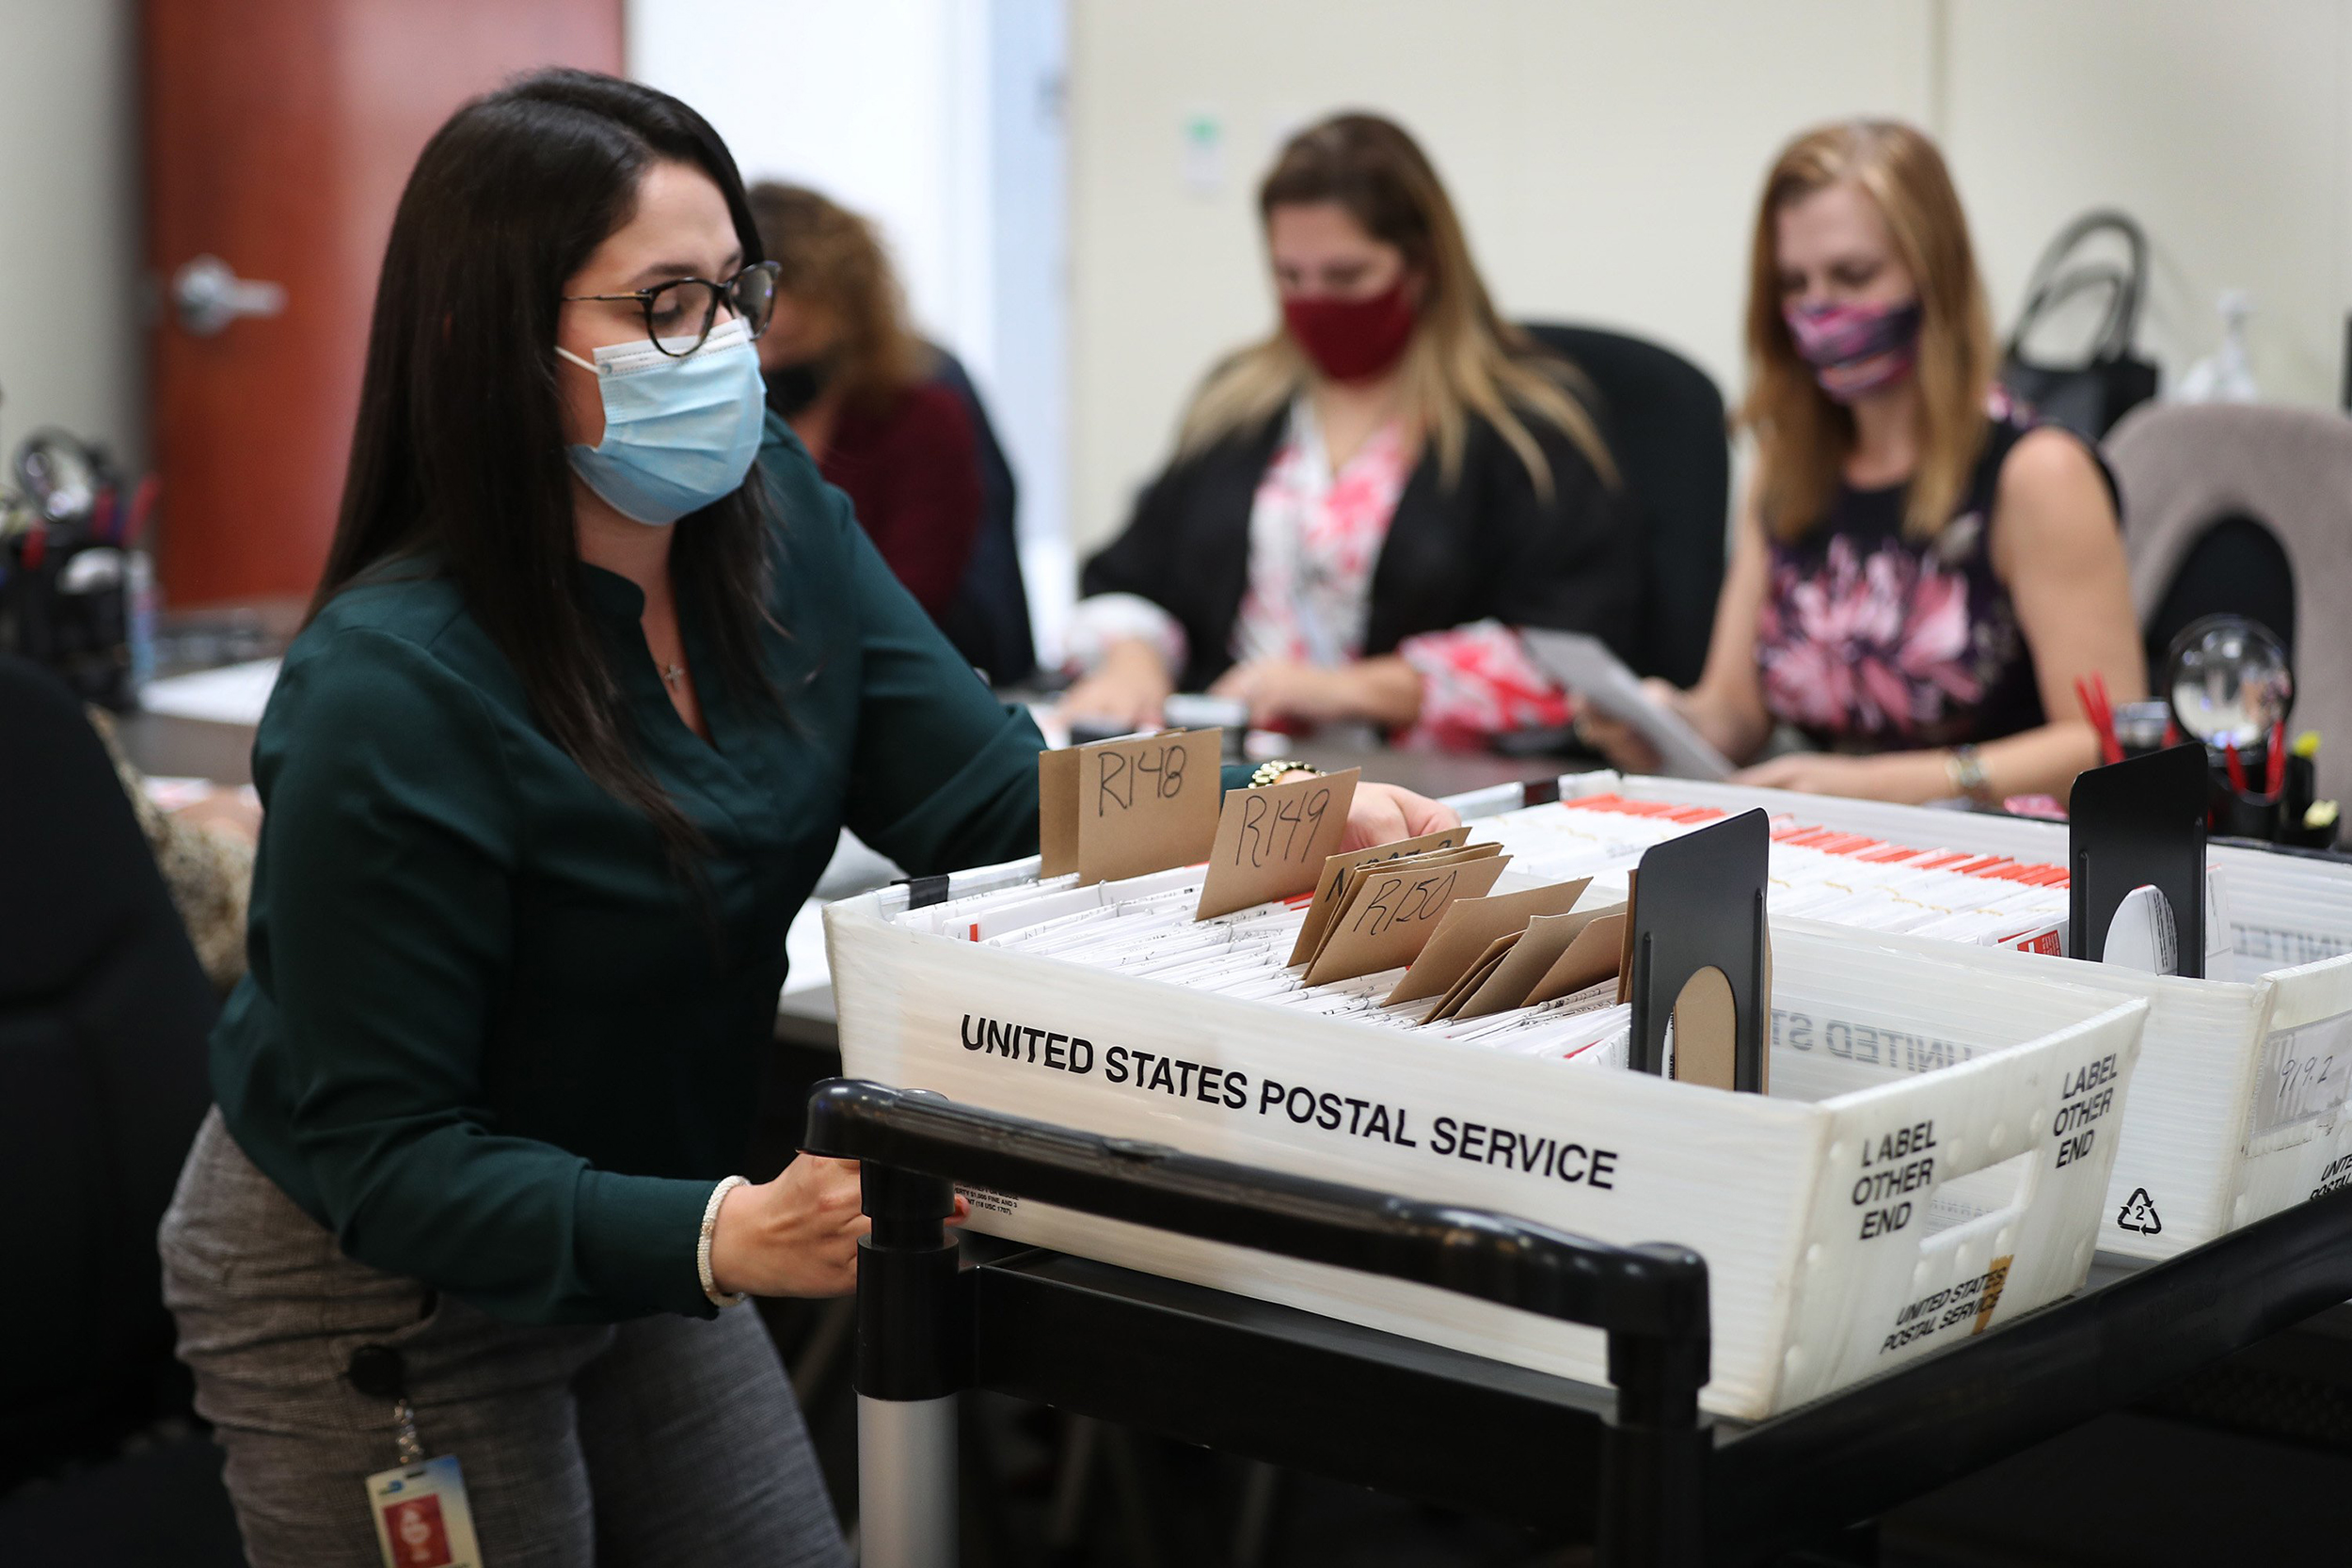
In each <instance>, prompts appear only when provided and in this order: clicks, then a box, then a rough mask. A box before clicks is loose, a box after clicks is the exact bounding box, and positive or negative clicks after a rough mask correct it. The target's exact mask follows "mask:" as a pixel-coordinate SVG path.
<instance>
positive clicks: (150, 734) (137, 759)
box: [115, 713, 253, 784]
mask: <svg viewBox="0 0 2352 1568" xmlns="http://www.w3.org/2000/svg"><path fill="white" fill-rule="evenodd" d="M115 736H116V737H117V738H118V739H119V740H120V741H121V742H122V752H123V754H124V755H125V756H127V757H129V758H130V759H131V765H132V766H133V767H134V768H137V769H138V770H139V771H140V772H142V773H148V774H152V775H153V776H155V777H157V778H175V779H210V780H212V781H213V783H215V784H251V783H252V782H253V726H252V725H250V724H215V723H209V722H207V721H203V720H200V719H180V718H175V717H174V716H172V715H171V714H168V713H124V714H118V715H117V716H116V718H115Z"/></svg>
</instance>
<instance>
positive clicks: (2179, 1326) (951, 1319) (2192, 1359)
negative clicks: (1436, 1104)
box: [807, 1080, 2352, 1568]
mask: <svg viewBox="0 0 2352 1568" xmlns="http://www.w3.org/2000/svg"><path fill="white" fill-rule="evenodd" d="M807 1147H808V1148H810V1149H811V1150H812V1151H814V1152H817V1153H821V1154H829V1155H835V1156H839V1157H842V1158H846V1159H856V1160H862V1161H864V1162H865V1163H866V1177H865V1183H866V1212H867V1213H868V1214H869V1215H871V1216H872V1217H873V1222H874V1229H873V1234H872V1236H871V1238H869V1240H868V1241H867V1243H866V1250H865V1253H864V1256H863V1259H862V1260H861V1263H860V1267H859V1279H858V1355H857V1375H856V1381H857V1387H858V1392H859V1404H860V1422H861V1444H860V1448H861V1460H860V1488H861V1507H860V1515H861V1519H862V1521H863V1529H864V1533H865V1541H864V1560H865V1561H866V1564H867V1565H868V1568H945V1565H946V1564H948V1563H951V1562H952V1561H953V1560H954V1556H953V1553H954V1541H955V1530H954V1510H955V1474H956V1465H955V1448H954V1422H953V1409H954V1400H953V1396H954V1395H955V1393H956V1392H957V1391H958V1390H960V1389H963V1388H987V1389H993V1390H997V1391H1000V1392H1004V1393H1008V1394H1012V1395H1016V1396H1019V1397H1022V1398H1025V1399H1031V1400H1036V1401H1040V1402H1044V1403H1047V1404H1051V1405H1055V1406H1057V1407H1060V1408H1062V1409H1066V1410H1070V1411H1073V1412H1075V1413H1078V1414H1081V1415H1087V1416H1093V1417H1098V1418H1104V1419H1107V1420H1114V1421H1119V1422H1123V1423H1127V1424H1131V1425H1135V1426H1138V1427H1143V1428H1147V1429H1151V1430H1153V1431H1157V1432H1160V1433H1166V1434H1168V1435H1170V1436H1173V1437H1177V1438H1181V1439H1184V1440H1185V1441H1188V1442H1193V1443H1199V1444H1202V1445H1205V1446H1208V1447H1211V1448H1215V1449H1223V1450H1227V1451H1230V1452H1233V1453H1237V1454H1243V1455H1247V1456H1249V1457H1252V1458H1256V1459H1262V1460H1265V1461H1269V1462H1272V1463H1276V1464H1280V1465H1291V1466H1295V1467H1296V1468H1300V1469H1305V1470H1311V1471H1315V1472H1318V1473H1321V1474H1324V1475H1327V1476H1331V1477H1334V1478H1336V1479H1339V1480H1343V1481H1353V1482H1356V1483H1359V1484H1362V1485H1367V1486H1372V1487H1375V1488H1378V1489H1381V1490H1384V1491H1390V1492H1394V1493H1398V1494H1401V1495H1405V1496H1410V1497H1420V1498H1422V1499H1424V1500H1427V1501H1431V1502H1435V1503H1439V1504H1443V1505H1445V1506H1448V1507H1452V1508H1456V1509H1460V1510H1464V1511H1467V1512H1471V1513H1485V1514H1489V1515H1493V1516H1497V1517H1502V1518H1507V1519H1512V1520H1517V1521H1520V1522H1523V1523H1527V1524H1531V1525H1536V1526H1541V1527H1545V1528H1549V1529H1553V1530H1557V1531H1561V1532H1565V1533H1568V1534H1572V1535H1574V1536H1576V1537H1578V1538H1581V1539H1588V1540H1590V1541H1592V1542H1593V1544H1594V1547H1595V1560H1596V1561H1597V1563H1599V1564H1601V1565H1603V1568H1627V1565H1631V1564H1677V1565H1679V1564H1695V1563H1724V1564H1738V1563H1749V1562H1756V1561H1760V1560H1767V1559H1769V1558H1770V1557H1772V1555H1773V1554H1774V1553H1776V1552H1779V1551H1782V1550H1785V1549H1787V1548H1788V1547H1790V1546H1792V1545H1796V1544H1802V1543H1804V1542H1806V1541H1809V1540H1813V1539H1817V1538H1819V1537H1820V1536H1822V1535H1824V1534H1827V1533H1829V1532H1832V1531H1835V1530H1836V1529H1838V1528H1842V1527H1844V1526H1847V1525H1850V1524H1853V1523H1856V1522H1859V1521H1862V1520H1865V1519H1868V1518H1871V1517H1873V1516H1875V1515H1877V1514H1879V1513H1883V1512H1884V1511H1886V1510H1887V1509H1889V1508H1892V1507H1894V1506H1895V1505H1897V1504H1899V1503H1900V1502H1902V1501H1904V1500H1906V1499H1908V1498H1910V1497H1916V1496H1919V1495H1921V1494H1923V1493H1926V1492H1929V1491H1931V1490H1933V1489H1935V1488H1936V1487H1938V1486H1941V1485H1943V1484H1945V1483H1946V1482H1947V1481H1952V1480H1955V1479H1957V1478H1959V1477H1961V1476H1964V1475H1967V1474H1969V1473H1970V1472H1972V1471H1975V1470H1978V1469H1980V1468H1982V1467H1984V1466H1986V1465H1991V1464H1993V1463H1994V1462H1995V1461H1997V1460H2000V1459H2003V1458H2005V1457H2007V1456H2009V1455H2011V1454H2014V1453H2017V1452H2019V1451H2021V1450H2023V1449H2027V1448H2030V1447H2032V1446H2033V1445H2034V1444H2036V1443H2039V1442H2041V1441H2042V1440H2043V1439H2045V1438H2048V1437H2051V1436H2053V1435H2055V1434H2057V1433H2060V1432H2063V1431H2065V1430H2067V1429H2068V1428H2070V1427H2073V1426H2075V1425H2077V1424H2079V1423H2081V1422H2084V1421H2087V1420H2090V1418H2093V1417H2096V1416H2099V1415H2102V1414H2104V1413H2106V1412H2108V1411H2113V1410H2117V1409H2120V1408H2122V1407H2123V1406H2126V1405H2129V1404H2131V1403H2133V1402H2137V1401H2138V1400H2141V1399H2143V1398H2145V1397H2147V1396H2148V1395H2150V1394H2152V1393H2153V1392H2155V1391H2156V1390H2158V1389H2159V1388H2161V1387H2163V1386H2166V1385H2167V1384H2169V1383H2171V1382H2173V1381H2175V1380H2177V1379H2179V1378H2180V1377H2182V1376H2183V1375H2185V1374H2186V1373H2188V1372H2191V1371H2194V1370H2197V1369H2198V1368H2200V1367H2202V1366H2205V1365H2207V1364H2209V1363H2211V1362H2215V1361H2217V1360H2219V1359H2221V1358H2222V1357H2224V1356H2226V1355H2229V1354H2232V1353H2233V1352H2235V1351H2237V1350H2240V1349H2242V1348H2244V1347H2246V1346H2248V1345H2249V1344H2252V1343H2253V1342H2255V1341H2256V1340H2259V1339H2262V1338H2265V1337H2267V1336H2268V1335H2271V1334H2273V1333H2275V1332H2277V1331H2279V1330H2280V1329H2282V1328H2286V1327H2288V1326H2291V1325H2292V1324H2294V1323H2298V1322H2300V1321H2302V1320H2303V1319H2305V1318H2307V1317H2309V1316H2311V1315H2312V1314H2313V1313H2315V1312H2318V1311H2320V1310H2322V1309H2324V1308H2326V1307H2330V1306H2333V1305H2335V1304H2336V1303H2339V1302H2342V1301H2344V1300H2345V1299H2346V1298H2347V1297H2352V1190H2347V1191H2344V1192H2339V1193H2334V1194H2331V1195H2328V1196H2324V1197H2320V1198H2316V1199H2314V1200H2312V1201H2311V1202H2308V1203H2304V1204H2302V1205H2299V1206H2298V1207H2296V1208H2294V1209H2290V1210H2287V1211H2286V1212H2282V1213H2280V1214H2276V1215H2273V1216H2272V1217H2270V1218H2268V1219H2265V1220H2262V1221H2259V1222H2257V1223H2256V1224H2253V1225H2251V1226H2249V1227H2246V1228H2245V1229H2242V1230H2238V1231H2235V1232H2233V1233H2232V1234H2230V1235H2228V1236H2225V1237H2222V1238H2221V1239H2219V1240H2217V1241H2215V1242H2212V1243H2207V1244H2206V1245H2204V1246H2201V1247H2198V1248H2196V1249H2195V1250H2193V1251H2190V1252H2187V1253H2184V1254H2183V1255H2181V1256H2180V1257H2178V1258H2175V1259H2170V1260H2169V1261H2166V1262H2163V1263H2158V1264H2153V1265H2148V1266H2144V1267H2132V1266H2123V1265H2119V1264H2114V1263H2107V1262H2104V1261H2103V1262H2102V1263H2101V1264H2100V1265H2098V1266H2096V1267H2095V1268H2094V1272H2093V1278H2092V1284H2091V1287H2090V1288H2089V1289H2086V1290H2084V1291H2080V1292H2078V1293H2076V1294H2075V1295H2074V1296H2072V1297H2070V1298H2068V1299H2067V1300H2065V1301H2063V1302H2060V1303H2058V1304H2056V1305H2054V1306H2052V1307H2045V1308H2043V1309H2042V1310H2041V1311H2039V1312H2036V1313H2033V1314H2031V1315H2029V1316H2027V1317H2025V1318H2023V1319H2021V1320H2019V1321H2018V1322H2016V1323H2011V1324H2009V1325H2007V1326H2005V1327H2003V1328H2001V1329H1999V1330H1997V1331H1996V1332H1994V1333H1991V1334H1988V1335H1985V1336H1983V1337H1981V1338H1972V1339H1968V1340H1965V1341H1963V1342H1962V1343H1961V1344H1959V1345H1956V1346H1954V1347H1953V1348H1952V1349H1949V1350H1947V1351H1944V1352H1941V1353H1939V1354H1933V1355H1931V1356H1928V1357H1925V1358H1923V1359H1921V1360H1919V1361H1915V1362H1913V1363H1910V1364H1908V1365H1906V1366H1905V1367H1903V1368H1902V1369H1901V1370H1897V1371H1893V1372H1890V1373H1888V1374H1886V1375H1884V1376H1883V1377H1879V1378H1876V1379H1873V1380H1871V1381H1869V1382H1867V1383H1863V1384H1860V1385H1857V1386H1853V1387H1851V1388H1848V1389H1846V1390H1845V1391H1843V1392H1841V1393H1839V1394H1836V1395H1834V1396H1832V1397H1830V1398H1827V1399H1823V1400H1820V1401H1818V1402H1815V1403H1812V1404H1810V1405H1806V1406H1804V1407H1802V1408H1799V1409H1797V1410H1793V1411H1790V1412H1788V1413H1787V1414H1785V1415H1782V1416H1778V1417H1774V1418H1772V1419H1770V1420H1765V1421H1759V1422H1754V1423H1741V1422H1734V1421H1727V1420H1720V1419H1716V1418H1708V1417H1705V1416H1702V1415H1701V1413H1700V1411H1699V1408H1698V1390H1699V1388H1700V1387H1701V1386H1702V1385H1703V1384H1704V1383H1705V1381H1706V1376H1707V1357H1708V1321H1707V1271H1706V1265H1705V1262H1704V1261H1703V1260H1702V1259H1699V1258H1698V1257H1697V1256H1696V1255H1695V1254H1693V1253H1691V1252H1689V1251H1687V1250H1685V1249H1682V1248H1678V1247H1675V1246H1671V1245H1647V1246H1636V1247H1620V1246H1612V1245H1609V1244H1606V1243H1597V1242H1592V1241H1587V1240H1584V1239H1581V1238H1579V1237H1574V1236H1569V1235H1565V1234H1563V1233H1561V1232H1559V1231H1556V1230H1551V1229H1549V1228H1547V1227H1540V1226H1534V1225H1531V1224H1528V1223H1526V1222H1524V1221H1519V1220H1515V1219H1512V1218H1509V1217H1507V1216H1504V1215H1500V1214H1495V1213H1491V1212H1485V1211H1479V1210H1470V1209H1463V1208H1456V1207H1452V1206H1448V1205H1443V1204H1433V1203H1422V1202H1418V1201H1414V1200H1409V1199H1405V1198H1400V1197H1395V1196H1389V1195H1385V1194H1380V1193H1374V1192H1368V1191H1365V1190H1363V1189H1360V1188H1355V1187H1346V1186H1341V1185H1338V1184H1335V1183H1330V1182H1323V1181H1314V1180H1305V1179H1302V1178H1298V1177H1294V1176H1289V1175H1284V1174H1279V1173H1276V1172H1272V1171H1265V1170H1260V1169H1256V1168H1253V1167H1250V1166H1247V1165H1240V1164H1232V1163H1229V1162H1225V1161H1218V1160H1209V1159H1202V1158H1199V1157H1196V1156H1192V1155H1185V1154H1180V1153H1177V1152H1175V1151H1174V1150H1172V1149H1168V1148H1164V1147H1161V1146H1157V1145H1151V1144H1138V1143H1136V1142H1133V1141H1130V1140H1124V1139H1116V1138H1103V1137H1097V1136H1094V1135H1092V1134H1089V1133H1085V1132H1073V1131H1072V1130H1069V1129H1066V1128H1059V1127H1052V1126H1048V1125H1046V1124H1043V1123H1041V1122H1034V1121H1027V1120H1025V1119H1022V1118H1020V1117H1009V1116H1004V1115H1001V1114H998V1113H995V1112H989V1111H981V1110H977V1109H975V1108H973V1107H970V1106H966V1105H961V1104H958V1103H955V1102H953V1101H948V1100H946V1099H945V1098H943V1097H941V1096H938V1095H933V1094H929V1093H924V1092H921V1091H905V1090H896V1089H890V1088H885V1087H882V1086H881V1085H874V1084H868V1083H862V1082H857V1081H852V1080H836V1081H834V1082H832V1083H829V1084H826V1085H821V1086H820V1087H819V1088H818V1090H817V1092H816V1094H815V1095H814V1096H813V1097H812V1099H811V1101H810V1104H809V1125H808V1144H807ZM957 1181H962V1182H968V1183H971V1184H974V1185H977V1186H981V1187H987V1188H990V1189H993V1190H994V1191H997V1192H1002V1193H1007V1194H1011V1195H1016V1196H1022V1197H1025V1198H1032V1199H1035V1200H1037V1201H1041V1202H1046V1203H1053V1204H1057V1205H1060V1206H1062V1207H1065V1208H1070V1209H1075V1210H1081V1211H1084V1212H1089V1213H1095V1214H1101V1215H1104V1216H1106V1217H1110V1218H1115V1219H1120V1220H1127V1221H1131V1222H1134V1223H1136V1224H1141V1225H1148V1226H1152V1227H1157V1228H1161V1229H1166V1230H1169V1231H1174V1232H1180V1233H1183V1234H1185V1235H1190V1236H1198V1237H1202V1238H1206V1239H1210V1240H1215V1241H1222V1242H1231V1243H1240V1244H1243V1245H1247V1246H1251V1247H1256V1248H1258V1249H1260V1250H1263V1251H1267V1252H1273V1253H1279V1254H1282V1255H1284V1256H1288V1257H1294V1258H1301V1259H1310V1260H1313V1261H1317V1262H1324V1263H1332V1264H1338V1265H1340V1266H1343V1267H1347V1268H1353V1269H1358V1270H1361V1271H1363V1272H1365V1273H1369V1274H1375V1275H1387V1276H1390V1277H1393V1278H1399V1279H1408V1280H1415V1281H1419V1282H1421V1283H1423V1284H1428V1285H1433V1286H1436V1287H1438V1288H1439V1289H1444V1290H1450V1291H1459V1292H1462V1293H1464V1294H1467V1295H1472V1296H1477V1297H1481V1298H1483V1299H1486V1300H1489V1301H1495V1302H1500V1303H1502V1304H1504V1305H1506V1306H1510V1307H1518V1308H1520V1309H1523V1310H1527V1311H1533V1312H1539V1313H1543V1314H1546V1315H1549V1316H1551V1317H1555V1318H1560V1319H1564V1320H1566V1321H1569V1322H1574V1323H1587V1324H1590V1325H1591V1326H1593V1327H1595V1328H1597V1329H1600V1330H1602V1331H1603V1332H1604V1333H1606V1334H1607V1335H1608V1336H1609V1369H1610V1378H1611V1382H1612V1384H1613V1387H1602V1386H1595V1385H1589V1384H1581V1383H1576V1382H1571V1381H1568V1380H1565V1379H1562V1378H1556V1377H1550V1376H1547V1375H1545V1374H1543V1373H1539V1372H1534V1371H1530V1370H1525V1369H1523V1368H1518V1367H1514V1366H1509V1365H1506V1364H1503V1363H1501V1362H1495V1361H1488V1360H1486V1359H1484V1358H1481V1357H1478V1356H1474V1355H1467V1354H1461V1353H1458V1352H1455V1351H1451V1350H1446V1349H1442V1348H1440V1347H1438V1346H1435V1345H1431V1344H1426V1343H1423V1342H1422V1341H1419V1340H1414V1339H1408V1338H1400V1337H1397V1336H1394V1335H1390V1334H1383V1333H1380V1332H1377V1331H1375V1330H1372V1329H1365V1328H1359V1327H1357V1326H1355V1325H1353V1324H1349V1323H1341V1322H1339V1321H1337V1320H1334V1319H1330V1318H1325V1317H1320V1316H1317V1315H1314V1314H1311V1313H1307V1312H1300V1311H1295V1310H1293V1309H1290V1308H1287V1307H1278V1306H1273V1305H1269V1304H1267V1303H1263V1302H1259V1301H1255V1300H1251V1299H1248V1298H1245V1297H1239V1296H1234V1295H1231V1294H1228V1293H1226V1292H1223V1291H1212V1290H1204V1289H1200V1288H1199V1287H1195V1286H1190V1285H1185V1284H1182V1283H1179V1282H1176V1281H1173V1280H1168V1279H1162V1278H1158V1277H1155V1276H1152V1275H1142V1274H1137V1273H1135V1272H1132V1271H1129V1270H1125V1269H1119V1268H1113V1267H1110V1266H1108V1265H1105V1264H1101V1263H1095V1262H1089V1261H1087V1260H1085V1259H1077V1258H1072V1257H1066V1256H1062V1255H1059V1254H1056V1253H1051V1252H1046V1251H1042V1250H1039V1249H1029V1250H1025V1251H1020V1252H1016V1253H1014V1254H1012V1255H1011V1256H1009V1258H1006V1259H1002V1260H1000V1261H994V1262H989V1263H983V1264H980V1265H978V1266H973V1267H959V1266H958V1253H957V1245H956V1242H955V1238H954V1236H953V1233H952V1232H951V1231H950V1230H949V1229H948V1227H946V1224H945V1221H946V1217H947V1215H948V1213H949V1212H951V1210H952V1207H953V1190H952V1184H953V1183H954V1182H957Z"/></svg>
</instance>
